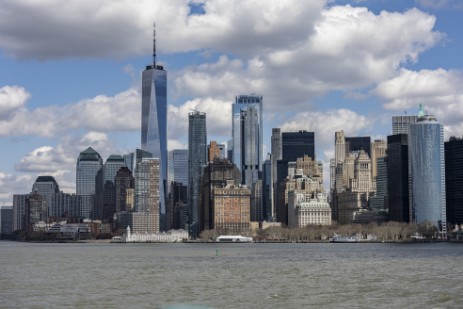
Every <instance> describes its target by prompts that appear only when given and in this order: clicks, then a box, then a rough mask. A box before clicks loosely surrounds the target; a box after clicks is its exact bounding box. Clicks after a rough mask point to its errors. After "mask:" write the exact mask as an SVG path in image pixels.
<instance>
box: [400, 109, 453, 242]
mask: <svg viewBox="0 0 463 309" xmlns="http://www.w3.org/2000/svg"><path fill="white" fill-rule="evenodd" d="M408 145H409V146H408V158H409V170H410V176H411V192H410V194H411V196H410V197H411V199H410V201H411V203H410V215H411V219H412V220H413V221H415V222H416V223H422V222H424V221H430V222H431V223H433V224H434V225H436V226H437V227H438V228H439V230H441V231H442V232H443V233H444V234H445V233H446V232H447V219H446V201H445V168H444V129H443V126H442V124H441V123H439V122H437V121H436V118H435V117H434V116H431V115H425V114H424V113H423V112H420V116H419V117H418V119H417V122H415V123H410V124H409V135H408Z"/></svg>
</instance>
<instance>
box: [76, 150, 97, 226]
mask: <svg viewBox="0 0 463 309" xmlns="http://www.w3.org/2000/svg"><path fill="white" fill-rule="evenodd" d="M102 167H103V159H102V158H101V156H100V154H99V153H98V152H96V151H95V150H93V148H91V147H89V148H87V149H86V150H84V151H82V152H81V153H80V154H79V157H78V158H77V165H76V193H77V195H80V196H82V206H81V210H80V214H79V217H83V218H90V214H91V213H92V211H94V204H95V203H94V197H95V188H96V186H95V185H96V176H97V174H98V172H101V171H100V170H101V169H102Z"/></svg>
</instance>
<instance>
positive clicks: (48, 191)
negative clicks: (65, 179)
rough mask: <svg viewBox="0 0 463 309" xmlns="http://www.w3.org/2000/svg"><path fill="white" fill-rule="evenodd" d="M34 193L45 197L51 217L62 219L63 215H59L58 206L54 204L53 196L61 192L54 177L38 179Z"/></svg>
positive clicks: (33, 187) (34, 186) (40, 177)
mask: <svg viewBox="0 0 463 309" xmlns="http://www.w3.org/2000/svg"><path fill="white" fill-rule="evenodd" d="M34 192H36V193H37V194H40V195H42V196H43V197H45V200H46V201H47V208H48V216H49V217H60V216H61V215H62V213H59V211H58V207H56V206H57V205H54V203H53V195H55V193H58V192H59V185H58V183H57V182H56V180H55V178H53V176H39V177H37V179H36V180H35V182H34V184H33V185H32V193H34Z"/></svg>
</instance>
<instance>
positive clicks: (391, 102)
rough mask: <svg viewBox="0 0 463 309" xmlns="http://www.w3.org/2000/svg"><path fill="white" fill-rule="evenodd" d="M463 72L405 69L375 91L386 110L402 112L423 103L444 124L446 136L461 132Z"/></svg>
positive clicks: (462, 125)
mask: <svg viewBox="0 0 463 309" xmlns="http://www.w3.org/2000/svg"><path fill="white" fill-rule="evenodd" d="M462 84H463V74H462V73H461V72H460V71H454V70H450V71H448V70H444V69H436V70H421V71H410V70H406V69H402V70H401V71H400V74H399V75H398V76H396V77H394V78H392V79H390V80H387V81H385V82H383V83H381V84H379V85H378V87H377V89H376V93H377V95H378V96H380V97H381V98H383V99H384V100H385V101H386V103H385V105H384V107H385V108H386V109H390V110H395V111H397V110H398V111H403V110H407V109H411V108H414V109H417V108H418V106H419V104H423V105H424V107H425V109H426V111H427V112H428V113H430V114H433V115H435V116H436V117H437V119H438V120H439V121H440V122H442V123H443V124H444V125H445V133H446V137H448V136H450V135H457V136H460V135H462V132H463V124H462V123H461V119H463V108H462V106H463V89H461V85H462Z"/></svg>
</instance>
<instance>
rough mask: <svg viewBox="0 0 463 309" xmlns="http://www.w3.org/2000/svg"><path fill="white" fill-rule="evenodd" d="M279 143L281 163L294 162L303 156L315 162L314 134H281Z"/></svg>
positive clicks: (305, 132)
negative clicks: (280, 142)
mask: <svg viewBox="0 0 463 309" xmlns="http://www.w3.org/2000/svg"><path fill="white" fill-rule="evenodd" d="M281 141H282V145H281V146H282V159H283V161H290V162H296V160H297V158H302V157H304V155H307V156H309V157H311V158H312V160H315V133H314V132H307V131H299V132H283V133H282V134H281Z"/></svg>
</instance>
